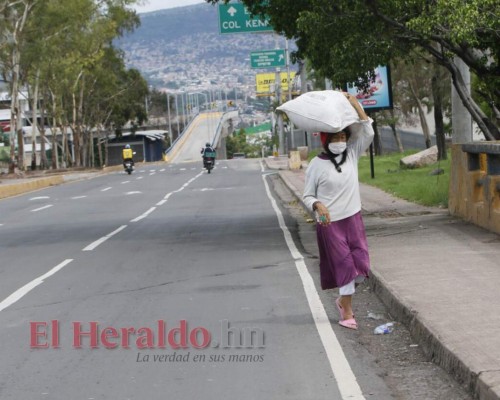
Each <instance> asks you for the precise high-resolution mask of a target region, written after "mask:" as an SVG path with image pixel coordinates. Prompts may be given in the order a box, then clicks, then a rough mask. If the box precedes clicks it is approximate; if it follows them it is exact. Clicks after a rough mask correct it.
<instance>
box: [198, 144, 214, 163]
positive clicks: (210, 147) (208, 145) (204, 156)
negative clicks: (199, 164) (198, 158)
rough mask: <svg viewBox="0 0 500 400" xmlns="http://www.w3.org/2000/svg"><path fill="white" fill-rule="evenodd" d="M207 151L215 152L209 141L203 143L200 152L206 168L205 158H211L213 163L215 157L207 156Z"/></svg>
mask: <svg viewBox="0 0 500 400" xmlns="http://www.w3.org/2000/svg"><path fill="white" fill-rule="evenodd" d="M207 153H215V150H214V149H213V147H212V145H211V144H210V143H208V142H207V143H205V148H202V149H201V154H202V157H203V167H205V168H206V162H207V160H210V159H212V161H213V163H214V164H215V157H207V155H206V154H207Z"/></svg>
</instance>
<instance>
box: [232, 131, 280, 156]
mask: <svg viewBox="0 0 500 400" xmlns="http://www.w3.org/2000/svg"><path fill="white" fill-rule="evenodd" d="M268 144H269V143H268V142H267V140H260V141H257V142H256V143H255V144H251V143H248V142H247V136H246V134H245V130H244V129H240V130H239V131H238V132H236V133H235V134H234V135H230V136H228V137H227V138H226V152H227V157H228V158H232V157H233V154H234V153H245V154H246V156H247V158H255V157H260V156H261V149H262V146H266V145H268ZM271 149H272V145H271Z"/></svg>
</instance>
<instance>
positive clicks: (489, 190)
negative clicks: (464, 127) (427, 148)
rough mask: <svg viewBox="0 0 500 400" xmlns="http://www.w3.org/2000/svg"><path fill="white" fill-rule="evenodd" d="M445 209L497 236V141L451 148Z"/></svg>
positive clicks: (499, 210) (499, 177)
mask: <svg viewBox="0 0 500 400" xmlns="http://www.w3.org/2000/svg"><path fill="white" fill-rule="evenodd" d="M448 207H449V210H450V213H451V214H452V215H456V216H459V217H461V218H463V219H465V220H466V221H469V222H471V223H473V224H476V225H479V226H481V227H483V228H486V229H488V230H490V231H492V232H496V233H498V234H500V141H499V142H481V143H470V144H465V145H461V144H454V145H453V146H452V165H451V176H450V192H449V202H448Z"/></svg>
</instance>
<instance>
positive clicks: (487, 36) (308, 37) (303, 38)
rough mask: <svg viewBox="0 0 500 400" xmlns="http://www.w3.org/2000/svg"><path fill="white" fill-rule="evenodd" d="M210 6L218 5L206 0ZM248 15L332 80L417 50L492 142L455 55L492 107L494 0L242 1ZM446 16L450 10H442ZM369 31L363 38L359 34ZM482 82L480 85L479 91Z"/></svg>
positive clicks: (498, 95)
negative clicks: (444, 76) (446, 78)
mask: <svg viewBox="0 0 500 400" xmlns="http://www.w3.org/2000/svg"><path fill="white" fill-rule="evenodd" d="M206 1H207V2H209V3H218V2H219V1H218V0H206ZM243 3H244V4H245V5H246V6H247V7H248V8H249V9H250V10H251V12H253V13H255V14H267V15H269V17H270V22H271V25H272V26H273V27H274V28H275V30H276V31H277V32H279V33H283V34H285V35H286V36H287V37H288V38H295V39H297V46H298V48H299V54H300V56H301V57H307V58H308V59H309V60H310V61H311V63H312V65H313V67H314V68H315V69H316V70H318V71H320V72H322V73H323V74H324V75H325V76H327V77H329V78H331V79H332V80H333V81H334V82H338V83H341V84H343V83H345V82H353V81H356V79H357V78H358V77H362V79H363V81H364V82H365V84H368V82H369V80H370V78H371V77H372V74H373V70H374V68H376V67H377V66H378V65H387V64H388V63H389V62H390V61H391V60H394V59H396V58H401V59H405V58H406V57H407V55H408V54H409V53H410V52H411V51H412V50H413V49H415V48H417V47H419V48H422V49H423V50H424V51H425V52H426V53H427V54H428V55H430V56H431V57H432V58H433V59H434V60H435V62H437V63H438V64H440V65H442V66H443V67H445V68H446V69H447V70H448V71H449V73H450V75H451V78H452V82H453V85H454V87H455V88H456V90H457V93H458V95H459V96H460V98H461V100H462V102H463V104H464V106H465V107H466V108H467V110H468V111H469V112H470V114H471V116H472V119H473V120H474V121H475V122H476V123H477V125H478V126H479V128H480V129H481V131H482V132H483V134H484V135H485V137H486V138H487V139H488V140H496V139H500V131H499V128H498V126H497V125H496V122H495V120H494V119H491V118H488V115H487V114H485V112H484V111H483V110H482V109H481V107H480V106H479V105H478V103H477V102H476V100H475V99H473V98H472V97H471V96H470V94H469V93H468V91H467V88H466V86H465V84H464V80H463V77H462V75H461V74H460V71H459V69H458V68H457V65H456V63H455V57H459V58H460V59H462V60H463V61H464V62H465V63H466V65H467V66H468V67H469V68H470V70H471V71H472V72H473V73H474V74H476V75H477V78H478V80H480V81H481V82H483V83H484V84H485V85H484V86H483V88H484V90H485V97H486V98H487V100H488V105H489V107H490V108H491V109H492V110H493V111H495V112H497V111H498V109H497V108H496V107H497V105H498V104H499V102H500V63H499V61H500V40H498V39H499V29H500V18H498V15H499V14H500V3H499V2H498V0H467V1H463V0H447V1H442V0H438V1H431V0H412V1H407V0H384V1H377V0H337V1H335V2H333V1H331V0H315V1H306V0H297V1H294V2H292V3H293V4H290V3H291V2H289V1H287V0H265V1H264V0H243ZM450 10H453V12H450ZM367 27H369V28H370V29H369V33H367V29H366V28H367ZM486 83H487V85H486Z"/></svg>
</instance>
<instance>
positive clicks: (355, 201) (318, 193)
mask: <svg viewBox="0 0 500 400" xmlns="http://www.w3.org/2000/svg"><path fill="white" fill-rule="evenodd" d="M372 122H373V120H371V119H368V120H366V121H360V122H359V123H356V124H353V125H351V126H350V127H349V128H350V131H351V138H350V139H349V142H348V143H347V157H346V160H345V162H344V164H342V165H341V166H340V168H341V169H342V172H338V171H337V170H336V169H335V166H334V165H333V163H332V162H331V161H330V160H329V159H322V158H321V157H319V156H318V157H315V158H313V159H312V161H311V162H310V164H309V166H308V168H307V171H306V179H305V186H304V195H303V200H304V203H305V205H306V206H307V207H308V208H309V209H310V210H311V211H312V206H313V204H314V203H315V202H316V201H320V202H321V203H322V204H323V205H324V206H326V207H327V208H328V211H329V212H330V220H331V221H338V220H341V219H344V218H347V217H350V216H352V215H354V214H356V213H357V212H359V211H361V196H360V194H359V182H358V160H359V158H360V157H361V155H362V154H363V153H364V152H365V150H366V149H367V148H368V146H369V145H370V143H371V142H372V140H373V136H374V134H375V133H374V131H373V128H372ZM341 157H342V156H341V155H340V156H338V157H337V158H336V160H337V162H340V160H341Z"/></svg>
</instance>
